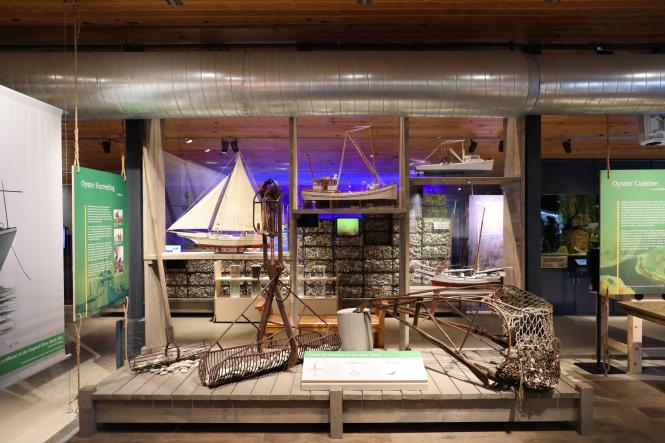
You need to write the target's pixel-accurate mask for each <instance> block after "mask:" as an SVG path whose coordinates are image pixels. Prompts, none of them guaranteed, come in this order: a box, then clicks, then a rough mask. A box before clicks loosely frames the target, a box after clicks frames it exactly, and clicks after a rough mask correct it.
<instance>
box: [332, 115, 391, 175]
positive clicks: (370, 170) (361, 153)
mask: <svg viewBox="0 0 665 443" xmlns="http://www.w3.org/2000/svg"><path fill="white" fill-rule="evenodd" d="M369 128H371V126H360V127H358V128H353V129H349V130H347V131H346V137H348V139H349V141H350V142H351V144H352V145H353V147H354V148H356V151H358V155H360V158H361V159H362V161H363V162H364V163H365V166H366V167H367V169H368V170H369V172H370V173H371V174H372V184H373V186H372V188H376V187H377V186H378V185H379V184H383V183H381V180H380V179H379V175H378V173H377V172H376V168H374V167H373V166H372V164H371V163H370V161H369V160H368V159H367V156H366V155H365V153H364V152H363V150H362V149H360V146H358V143H357V142H356V140H355V139H354V138H353V136H352V135H351V133H352V132H358V131H361V130H363V129H369ZM345 141H346V138H345ZM340 169H341V167H340Z"/></svg>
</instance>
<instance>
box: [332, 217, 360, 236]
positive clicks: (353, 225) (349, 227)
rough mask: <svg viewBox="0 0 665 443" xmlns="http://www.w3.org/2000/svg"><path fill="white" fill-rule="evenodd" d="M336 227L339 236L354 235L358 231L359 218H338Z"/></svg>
mask: <svg viewBox="0 0 665 443" xmlns="http://www.w3.org/2000/svg"><path fill="white" fill-rule="evenodd" d="M336 227H337V235H338V236H339V237H355V236H357V235H358V233H359V232H360V220H359V219H357V218H338V219H337V220H336Z"/></svg>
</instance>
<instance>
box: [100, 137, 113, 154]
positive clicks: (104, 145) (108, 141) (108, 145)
mask: <svg viewBox="0 0 665 443" xmlns="http://www.w3.org/2000/svg"><path fill="white" fill-rule="evenodd" d="M102 149H103V150H104V154H108V153H109V152H111V139H106V140H102Z"/></svg>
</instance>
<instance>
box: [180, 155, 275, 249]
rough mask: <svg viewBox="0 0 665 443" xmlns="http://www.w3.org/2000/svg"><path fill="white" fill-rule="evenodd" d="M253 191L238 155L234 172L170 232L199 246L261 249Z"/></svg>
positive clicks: (199, 201) (198, 202) (261, 242)
mask: <svg viewBox="0 0 665 443" xmlns="http://www.w3.org/2000/svg"><path fill="white" fill-rule="evenodd" d="M254 194H255V191H254V186H253V185H252V182H251V181H250V179H249V177H248V175H247V171H246V169H245V166H244V164H243V161H242V157H241V156H240V154H237V155H236V159H235V165H234V166H233V171H232V172H231V174H230V175H228V176H227V177H225V178H224V179H223V180H222V181H220V182H219V183H218V184H217V185H215V187H214V188H213V189H212V190H210V191H209V192H207V193H204V195H203V196H201V197H200V198H199V199H198V200H197V201H196V202H195V203H194V204H193V205H192V206H191V207H190V208H189V209H188V210H187V211H186V212H185V213H184V214H183V215H182V216H180V218H179V219H177V220H176V221H175V222H174V223H173V224H172V225H171V226H169V228H168V232H172V233H174V234H176V235H178V236H179V237H182V238H186V239H188V240H191V241H193V242H194V243H196V245H197V246H211V247H215V248H219V249H234V248H235V249H243V248H259V247H261V246H262V245H263V238H262V237H261V236H260V235H258V234H257V233H256V232H254V214H253V201H254Z"/></svg>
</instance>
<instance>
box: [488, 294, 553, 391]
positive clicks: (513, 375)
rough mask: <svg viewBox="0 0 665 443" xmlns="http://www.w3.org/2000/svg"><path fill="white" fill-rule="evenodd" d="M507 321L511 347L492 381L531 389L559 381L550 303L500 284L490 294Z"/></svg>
mask: <svg viewBox="0 0 665 443" xmlns="http://www.w3.org/2000/svg"><path fill="white" fill-rule="evenodd" d="M493 298H494V300H495V303H496V306H497V307H496V308H495V309H497V310H501V312H502V314H503V316H504V317H505V319H506V321H507V324H508V331H506V332H507V333H508V335H509V336H510V338H511V347H510V348H509V352H506V354H505V358H504V360H503V362H501V364H500V365H499V366H498V367H497V371H496V380H497V381H498V382H500V383H505V384H508V385H518V384H520V383H522V384H524V386H525V387H527V388H530V389H534V390H546V389H549V388H553V387H554V386H556V384H557V383H558V381H559V376H560V375H561V374H560V358H561V353H560V343H559V339H558V338H557V337H556V335H555V334H554V321H553V312H552V305H551V304H550V303H548V302H547V301H545V300H544V299H542V298H541V297H538V296H536V295H534V294H532V293H530V292H527V291H524V290H521V289H518V288H516V287H514V286H502V287H500V288H498V289H497V290H496V292H494V294H493Z"/></svg>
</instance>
